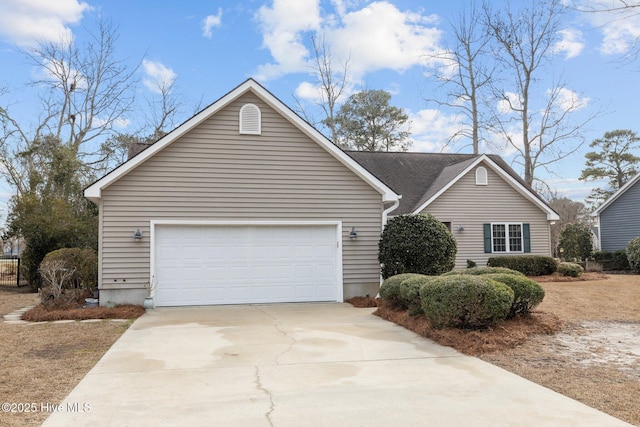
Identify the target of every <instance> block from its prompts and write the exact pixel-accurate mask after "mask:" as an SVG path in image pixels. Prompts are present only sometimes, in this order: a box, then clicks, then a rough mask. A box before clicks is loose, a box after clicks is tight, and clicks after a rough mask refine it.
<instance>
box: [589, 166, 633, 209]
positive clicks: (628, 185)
mask: <svg viewBox="0 0 640 427" xmlns="http://www.w3.org/2000/svg"><path fill="white" fill-rule="evenodd" d="M638 181H640V173H639V174H637V175H636V176H634V177H633V178H631V179H630V180H629V181H627V182H626V183H625V184H624V185H623V186H622V187H620V188H619V189H618V191H616V192H615V193H613V194H612V195H611V196H610V197H609V198H608V199H607V200H605V201H604V202H602V204H601V205H600V206H598V208H597V209H596V210H595V211H594V212H593V214H592V215H594V216H595V215H600V214H601V213H602V211H604V210H605V209H607V208H608V207H609V206H611V205H612V204H613V202H615V201H616V200H618V198H619V197H620V196H622V195H623V194H624V193H626V191H627V190H628V189H629V188H631V187H633V186H634V185H635V183H636V182H638Z"/></svg>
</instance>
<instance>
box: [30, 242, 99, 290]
mask: <svg viewBox="0 0 640 427" xmlns="http://www.w3.org/2000/svg"><path fill="white" fill-rule="evenodd" d="M54 261H57V262H60V263H62V264H64V268H65V269H67V270H74V273H73V274H72V275H71V276H70V277H69V279H68V282H67V283H66V284H65V286H64V287H65V288H83V289H88V290H93V289H94V288H95V287H96V286H97V283H98V256H97V255H96V252H95V251H94V250H92V249H80V248H63V249H58V250H55V251H53V252H49V253H48V254H47V255H45V257H44V259H43V260H42V263H47V262H54ZM40 269H42V264H41V265H40Z"/></svg>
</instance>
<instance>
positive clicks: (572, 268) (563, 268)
mask: <svg viewBox="0 0 640 427" xmlns="http://www.w3.org/2000/svg"><path fill="white" fill-rule="evenodd" d="M583 272H584V268H582V266H581V265H580V264H576V263H575V262H561V263H560V264H558V273H560V274H562V275H563V276H570V277H580V276H582V273H583Z"/></svg>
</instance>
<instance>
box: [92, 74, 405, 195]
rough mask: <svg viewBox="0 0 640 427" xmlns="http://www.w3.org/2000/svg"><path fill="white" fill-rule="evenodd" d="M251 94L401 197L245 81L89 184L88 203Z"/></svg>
mask: <svg viewBox="0 0 640 427" xmlns="http://www.w3.org/2000/svg"><path fill="white" fill-rule="evenodd" d="M248 92H251V93H253V94H254V95H256V96H258V97H259V98H260V99H261V100H262V101H264V102H265V103H266V104H268V105H269V106H270V107H271V108H273V109H274V110H275V111H277V112H278V113H279V114H281V115H282V116H283V117H285V118H286V119H287V120H289V122H291V123H292V124H293V125H294V126H296V127H297V128H298V129H299V130H301V131H302V132H303V133H304V134H305V135H307V136H308V137H309V138H310V139H311V140H312V141H314V142H315V143H317V144H318V145H319V146H320V147H322V148H323V149H324V150H326V151H327V152H328V153H329V154H331V155H332V156H333V157H334V158H335V159H337V160H338V161H339V162H341V163H342V164H343V165H345V166H346V167H347V168H348V169H350V170H351V171H352V172H354V173H355V174H356V175H358V176H359V177H360V178H361V179H362V180H363V181H365V182H366V183H367V184H369V185H370V186H371V187H373V188H374V189H375V190H376V191H378V192H379V193H380V194H381V195H382V200H383V201H384V202H393V201H397V200H398V199H399V198H400V197H401V196H400V195H399V194H397V193H395V192H394V191H393V190H392V189H391V188H389V187H388V186H387V185H386V184H385V183H384V182H382V181H381V180H379V179H378V178H376V177H375V176H374V175H373V174H371V173H370V172H369V171H368V170H367V169H365V168H364V167H362V166H361V165H360V164H358V162H356V161H354V160H353V159H352V158H351V157H349V156H348V155H347V154H346V153H345V152H344V151H342V150H341V149H340V148H338V147H337V146H336V145H334V144H333V143H332V142H331V141H329V140H328V139H327V138H326V137H325V136H324V135H322V134H321V133H320V132H318V130H316V129H315V128H314V127H313V126H311V125H310V124H309V123H307V122H306V121H305V120H303V119H302V118H301V117H300V116H298V115H297V114H296V113H295V112H293V110H291V109H290V108H289V107H287V106H286V105H285V104H284V103H283V102H282V101H280V100H279V99H278V98H276V97H275V96H274V95H273V94H272V93H271V92H269V91H268V90H267V89H265V88H264V87H263V86H262V85H260V84H259V83H258V82H256V81H255V80H253V79H248V80H246V81H245V82H244V83H242V84H240V85H239V86H237V87H236V88H235V89H233V90H231V91H230V92H228V93H227V94H226V95H224V96H223V97H222V98H220V99H218V100H217V101H215V102H214V103H213V104H211V105H209V106H208V107H206V108H205V109H204V110H202V111H200V112H199V113H197V114H196V115H195V116H193V117H191V118H190V119H188V120H187V121H185V122H184V123H182V124H181V125H180V126H178V127H177V128H175V129H174V130H173V131H171V132H170V133H168V134H167V135H165V136H164V137H162V138H160V139H159V140H158V141H157V142H156V143H154V144H153V145H151V146H149V147H148V148H146V149H144V151H142V152H140V153H138V154H137V155H135V156H134V157H132V158H131V159H130V160H129V161H127V162H125V163H123V164H121V165H120V166H118V167H117V168H115V169H114V170H112V171H111V172H109V173H108V174H106V175H105V176H103V177H102V178H100V179H98V180H97V181H96V182H94V183H93V184H91V185H89V186H88V187H87V188H85V190H84V196H85V197H86V198H88V199H89V200H91V201H94V202H97V201H99V200H100V198H101V197H102V190H104V189H105V188H107V187H108V186H109V185H111V184H112V183H114V182H116V181H117V180H119V179H120V178H121V177H123V176H124V175H126V174H128V173H129V172H131V171H132V170H134V169H135V168H137V167H138V166H139V165H141V164H142V163H144V162H145V161H146V160H147V159H149V158H150V157H152V156H153V155H154V154H156V153H157V152H159V151H160V150H162V149H163V148H165V147H166V146H168V145H169V144H171V143H172V142H174V141H176V140H177V139H179V138H180V137H181V136H183V135H184V134H186V133H187V132H189V131H190V130H192V129H193V128H195V127H196V126H198V125H200V124H201V123H202V122H204V121H205V120H207V119H208V118H209V117H211V116H213V115H214V114H215V113H217V112H218V111H220V110H222V109H223V108H225V107H226V106H227V105H229V104H230V103H231V102H233V101H234V100H236V99H237V98H239V97H240V96H242V95H244V94H246V93H248Z"/></svg>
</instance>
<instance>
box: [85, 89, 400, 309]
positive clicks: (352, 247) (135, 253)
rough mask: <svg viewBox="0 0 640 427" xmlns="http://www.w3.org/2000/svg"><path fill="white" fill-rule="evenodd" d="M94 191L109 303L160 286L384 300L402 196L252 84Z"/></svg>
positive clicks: (164, 295)
mask: <svg viewBox="0 0 640 427" xmlns="http://www.w3.org/2000/svg"><path fill="white" fill-rule="evenodd" d="M85 197H87V198H88V199H90V200H92V201H93V202H95V203H96V204H97V205H98V206H99V209H100V212H99V246H98V252H99V253H98V258H99V264H98V267H99V272H98V274H99V287H100V303H101V304H102V305H105V304H108V303H110V302H111V303H126V302H128V303H137V304H141V303H142V301H143V299H144V297H145V296H146V293H147V289H146V287H148V286H150V285H153V286H155V288H154V289H153V291H152V292H153V296H154V300H155V303H156V305H161V306H174V305H176V306H177V305H204V304H238V303H264V302H297V301H343V299H345V298H349V297H351V296H355V295H366V294H370V295H375V294H376V293H377V290H378V287H379V285H380V266H379V263H378V260H377V254H378V241H379V238H380V233H381V229H382V226H383V224H384V223H385V221H386V215H387V213H388V211H389V210H390V209H391V208H392V207H393V206H394V202H396V201H397V200H398V198H399V195H398V194H396V193H395V192H393V191H392V190H391V189H390V188H389V187H387V186H386V185H385V184H384V183H382V182H381V181H380V180H378V179H377V178H376V177H374V176H373V175H372V174H371V173H370V172H369V171H367V170H366V169H365V168H363V167H362V166H361V165H359V164H358V163H357V162H356V161H354V160H353V159H352V158H351V157H349V156H348V155H347V154H345V153H344V152H343V151H342V150H340V149H339V148H337V147H336V146H335V145H333V144H332V143H331V142H330V141H329V140H328V139H326V138H325V137H324V136H323V135H322V134H320V133H319V132H318V131H317V130H316V129H314V128H313V127H312V126H311V125H309V124H308V123H307V122H305V121H304V120H302V119H301V118H300V117H299V116H298V115H296V114H295V113H294V112H293V111H291V110H290V109H289V108H288V107H286V106H285V105H284V104H283V103H282V102H281V101H279V100H278V99H277V98H276V97H274V96H273V95H272V94H271V93H269V92H268V91H267V90H266V89H265V88H264V87H262V86H261V85H259V84H258V83H256V82H255V81H253V80H247V81H246V82H244V83H243V84H241V85H240V86H238V87H236V88H235V89H233V90H232V91H231V92H229V93H228V94H226V95H225V96H223V97H222V98H220V99H219V100H218V101H216V102H215V103H213V104H212V105H210V106H209V107H207V108H206V109H204V110H203V111H201V112H200V113H198V114H197V115H195V116H194V117H192V118H191V119H189V120H188V121H186V122H185V123H183V124H182V125H180V126H179V127H178V128H176V129H175V130H174V131H173V132H171V133H169V134H168V135H166V136H165V137H163V138H161V139H160V140H159V141H158V142H156V143H155V144H153V145H151V146H150V147H148V148H146V149H145V150H144V151H142V152H141V153H139V154H137V155H136V156H135V157H133V158H132V159H130V160H129V161H127V162H125V163H124V164H122V165H121V166H120V167H118V168H116V169H115V170H113V171H112V172H111V173H109V174H107V175H106V176H104V177H103V178H101V179H99V180H98V181H96V182H95V183H93V184H92V185H90V186H89V187H88V188H86V189H85ZM385 204H390V205H391V208H389V207H386V208H385ZM385 209H386V210H385ZM138 231H139V233H137V232H138ZM352 231H353V232H354V233H355V234H356V236H354V237H355V238H353V237H351V235H352Z"/></svg>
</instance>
